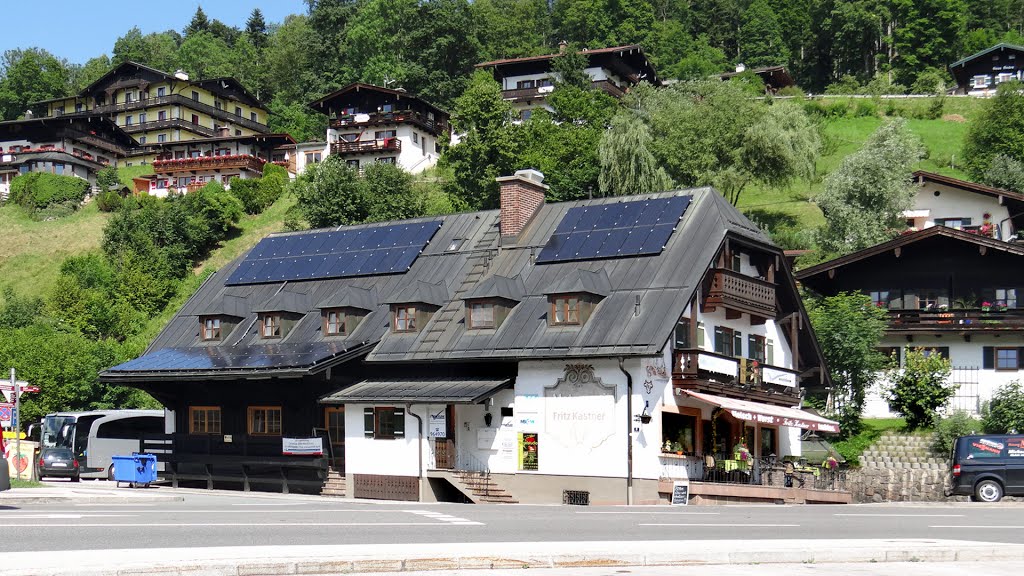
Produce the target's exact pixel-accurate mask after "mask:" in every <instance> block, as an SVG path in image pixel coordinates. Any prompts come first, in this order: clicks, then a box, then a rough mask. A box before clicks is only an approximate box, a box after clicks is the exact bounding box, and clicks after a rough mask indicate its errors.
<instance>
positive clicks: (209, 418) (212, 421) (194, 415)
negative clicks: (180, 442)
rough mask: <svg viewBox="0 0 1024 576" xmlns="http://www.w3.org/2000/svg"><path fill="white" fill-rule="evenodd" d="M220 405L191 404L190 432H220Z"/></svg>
mask: <svg viewBox="0 0 1024 576" xmlns="http://www.w3.org/2000/svg"><path fill="white" fill-rule="evenodd" d="M220 422H221V419H220V406H189V408H188V433H189V434H220Z"/></svg>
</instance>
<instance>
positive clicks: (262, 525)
mask: <svg viewBox="0 0 1024 576" xmlns="http://www.w3.org/2000/svg"><path fill="white" fill-rule="evenodd" d="M15 526H17V527H18V528H224V527H236V528H242V527H259V528H282V527H308V526H324V527H328V526H417V527H418V526H483V523H481V522H470V521H466V522H459V523H457V524H456V523H454V522H251V523H250V522H237V523H223V522H220V523H211V524H200V523H171V522H169V523H166V524H164V523H147V524H135V523H132V524H113V523H107V524H16V525H15Z"/></svg>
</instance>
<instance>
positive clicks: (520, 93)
mask: <svg viewBox="0 0 1024 576" xmlns="http://www.w3.org/2000/svg"><path fill="white" fill-rule="evenodd" d="M553 89H554V87H553V86H538V87H535V88H513V89H512V90H502V91H501V97H502V98H504V99H505V100H536V99H537V98H543V97H545V96H547V95H548V94H551V91H552V90H553Z"/></svg>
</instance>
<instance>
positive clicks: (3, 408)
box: [0, 404, 14, 421]
mask: <svg viewBox="0 0 1024 576" xmlns="http://www.w3.org/2000/svg"><path fill="white" fill-rule="evenodd" d="M13 415H14V406H10V405H8V404H0V421H4V420H11V419H12V418H13Z"/></svg>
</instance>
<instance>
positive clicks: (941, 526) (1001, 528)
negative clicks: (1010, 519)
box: [929, 524, 1024, 530]
mask: <svg viewBox="0 0 1024 576" xmlns="http://www.w3.org/2000/svg"><path fill="white" fill-rule="evenodd" d="M929 528H967V529H970V528H977V529H979V530H989V529H1000V530H1021V529H1024V526H1006V525H999V526H964V525H963V524H960V525H952V524H951V525H940V526H929Z"/></svg>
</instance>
